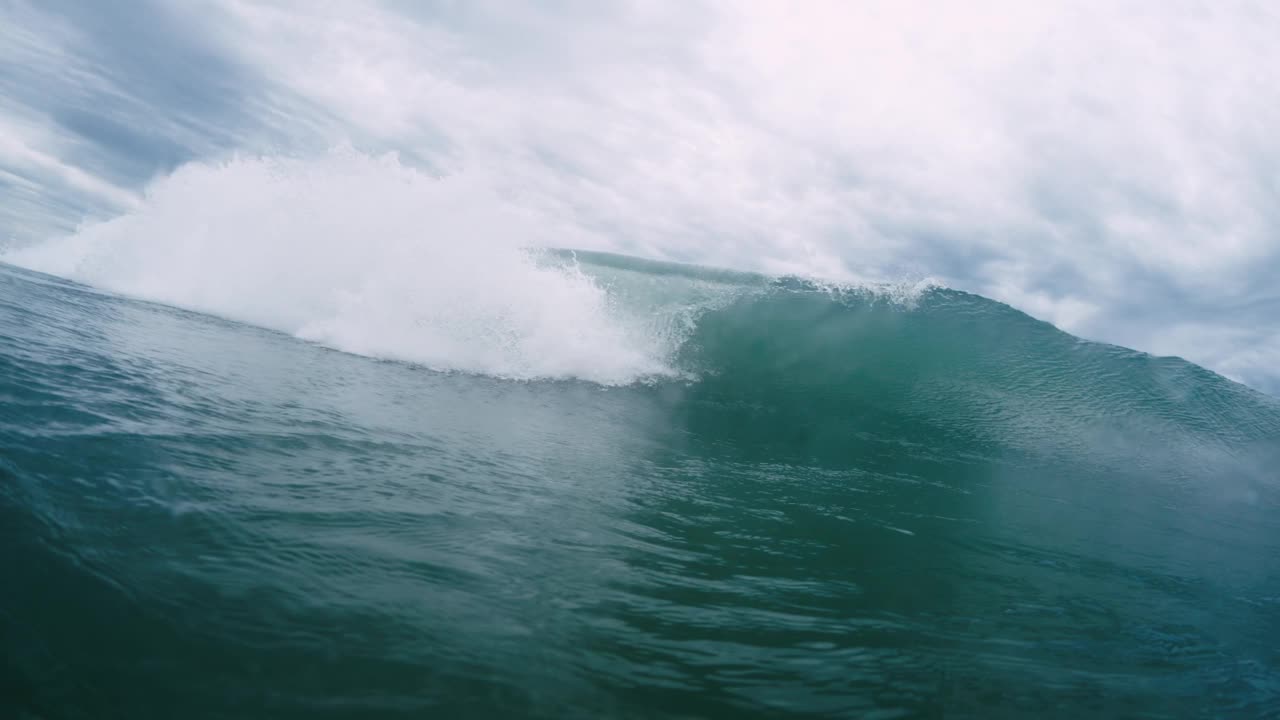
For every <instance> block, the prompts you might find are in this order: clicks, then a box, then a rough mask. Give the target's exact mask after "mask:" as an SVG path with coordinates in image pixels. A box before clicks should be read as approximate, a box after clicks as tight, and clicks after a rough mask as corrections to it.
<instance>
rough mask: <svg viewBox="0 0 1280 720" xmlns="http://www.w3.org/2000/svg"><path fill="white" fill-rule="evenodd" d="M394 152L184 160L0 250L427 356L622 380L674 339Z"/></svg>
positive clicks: (437, 363)
mask: <svg viewBox="0 0 1280 720" xmlns="http://www.w3.org/2000/svg"><path fill="white" fill-rule="evenodd" d="M485 185H486V184H485V183H481V182H472V181H469V180H468V178H467V177H465V176H452V177H449V178H446V179H439V178H434V177H431V176H429V175H427V174H425V173H423V172H420V171H417V170H414V169H412V168H409V167H406V166H404V165H402V164H401V163H400V162H399V161H398V160H397V159H396V158H394V157H391V156H387V157H379V158H373V157H368V156H365V155H362V154H360V153H357V152H354V151H350V150H343V151H336V152H334V153H331V154H329V155H328V156H326V157H323V158H320V159H317V160H307V161H301V160H291V159H262V158H236V159H232V160H230V161H227V162H224V163H218V164H201V163H196V164H190V165H187V166H184V167H182V168H180V169H179V170H177V171H176V172H175V173H174V174H173V175H171V176H168V177H166V178H163V179H160V180H158V181H157V182H155V183H154V184H152V185H151V186H150V187H149V188H148V190H147V192H146V195H145V198H144V200H143V202H142V203H141V205H140V206H139V207H138V208H137V209H135V210H133V211H130V212H129V213H128V214H125V215H123V216H120V217H117V218H115V219H112V220H108V221H106V222H100V223H95V224H90V225H86V226H84V227H82V228H81V229H80V230H79V231H78V232H76V233H75V234H73V235H71V236H69V237H65V238H60V239H56V240H52V241H49V242H46V243H44V244H41V245H38V246H35V247H31V248H25V249H21V250H17V251H13V252H10V253H8V254H6V255H5V256H4V258H3V259H4V260H5V261H7V262H10V263H13V264H16V265H20V266H24V267H27V268H31V269H35V270H40V271H43V272H48V273H51V274H55V275H61V276H64V277H68V278H72V279H75V280H78V281H81V282H84V283H86V284H90V285H94V286H97V287H101V288H104V289H107V290H111V291H113V292H117V293H120V294H123V295H128V296H133V297H138V298H143V299H147V300H153V301H158V302H162V303H166V304H170V305H174V306H178V307H183V308H188V309H192V310H197V311H201V312H206V313H209V314H214V315H219V316H223V317H227V318H230V319H234V320H239V321H244V322H248V323H253V324H256V325H261V326H265V327H269V328H272V329H276V330H280V331H283V332H287V333H291V334H293V335H296V336H298V337H300V338H305V339H308V340H312V341H316V342H319V343H323V344H325V345H329V346H332V347H334V348H338V349H341V350H346V351H349V352H354V353H360V354H364V355H370V356H376V357H385V358H393V359H399V360H407V361H411V362H416V363H421V364H423V365H426V366H429V367H431V368H434V369H438V370H446V371H463V372H472V373H484V374H490V375H495V376H499V377H506V378H517V379H539V378H556V379H563V378H580V379H584V380H590V381H593V382H599V383H603V384H625V383H629V382H633V381H636V380H638V379H641V378H644V377H647V376H653V375H659V374H667V373H670V372H671V370H670V367H669V365H668V362H667V361H668V359H669V357H670V355H671V353H672V352H673V351H674V349H675V347H676V346H677V345H678V342H679V338H677V337H673V336H672V333H671V332H670V331H669V330H663V331H657V330H655V329H654V326H653V324H652V323H648V324H646V323H643V322H634V321H633V319H632V318H629V317H627V315H626V312H625V310H624V309H622V308H620V307H618V305H617V304H616V303H613V302H611V300H610V297H609V295H608V294H607V293H606V292H605V290H604V289H603V288H601V287H600V286H599V285H598V284H597V283H596V282H594V281H593V280H592V279H590V278H589V277H587V276H585V275H583V274H582V273H580V272H579V271H578V270H577V269H576V268H575V267H572V266H563V265H559V266H557V265H548V264H545V263H543V264H538V263H535V262H534V259H533V258H532V257H531V256H530V255H529V254H528V253H527V252H525V248H527V247H533V246H539V245H543V244H551V242H552V241H554V240H556V239H557V238H556V237H554V236H555V234H556V228H555V227H554V225H553V224H552V223H549V222H547V221H545V219H541V218H535V217H533V216H531V215H529V214H528V213H523V212H521V211H520V210H519V209H518V208H515V207H514V206H512V205H510V204H509V203H504V202H502V201H501V199H500V198H497V197H494V196H493V195H491V194H490V193H488V192H486V191H485V190H484V189H483V187H484V186H485Z"/></svg>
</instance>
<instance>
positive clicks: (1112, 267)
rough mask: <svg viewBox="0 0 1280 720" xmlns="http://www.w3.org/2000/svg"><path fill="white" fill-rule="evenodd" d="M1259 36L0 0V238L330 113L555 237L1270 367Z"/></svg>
mask: <svg viewBox="0 0 1280 720" xmlns="http://www.w3.org/2000/svg"><path fill="white" fill-rule="evenodd" d="M1277 38H1280V6H1278V5H1276V4H1274V3H1270V2H1233V1H1231V0H1217V1H1214V2H1182V1H1179V0H1150V1H1142V2H1124V1H1122V0H1107V1H1105V2H1092V1H1090V0H1075V1H1072V2H1059V3H1049V2H1044V3H1028V2H1012V1H1011V2H1005V1H1003V0H1000V1H997V0H971V1H968V2H947V1H945V0H932V1H930V2H909V1H908V2H904V1H902V0H894V1H887V0H886V1H883V2H881V1H879V0H866V1H864V2H858V1H856V0H843V1H840V2H821V1H819V0H804V1H802V2H765V1H761V0H752V1H750V2H748V1H743V0H735V1H732V2H714V1H712V2H698V1H688V2H671V3H665V2H604V1H601V0H549V1H547V2H539V3H530V4H518V3H516V2H510V1H509V0H500V1H499V0H495V1H493V2H487V1H484V0H457V1H452V0H435V1H434V2H413V1H410V0H399V1H390V0H389V1H387V2H383V3H374V2H355V1H354V0H352V1H351V2H312V1H304V0H299V1H298V2H265V1H264V2H248V1H242V0H192V1H191V2H184V3H171V2H164V3H161V2H154V3H153V2H111V3H107V2H89V1H86V2H82V3H73V2H57V1H54V2H43V1H42V2H26V1H25V0H0V242H3V243H7V244H8V245H9V246H10V247H15V246H23V245H27V244H30V243H34V242H39V241H40V240H43V239H46V238H50V237H55V236H58V235H65V234H67V233H70V232H72V231H73V230H74V228H75V227H76V226H77V225H78V224H80V223H81V222H83V221H85V220H92V219H99V218H108V217H112V216H116V215H120V214H125V213H129V212H131V211H132V210H133V209H135V208H136V207H137V206H139V205H140V204H142V203H145V202H146V200H145V199H144V189H145V188H146V187H147V186H148V184H149V183H151V182H153V181H156V180H157V179H158V178H162V177H163V176H165V175H166V174H168V173H169V172H171V171H173V170H174V169H175V168H177V167H179V166H181V165H182V164H184V163H188V162H220V161H222V160H224V159H225V158H227V157H228V155H229V154H231V153H233V152H241V153H250V154H255V153H263V154H271V155H276V154H287V155H292V156H297V157H303V158H305V157H308V156H309V155H322V154H323V153H325V152H326V151H327V150H328V149H329V148H331V147H332V146H334V145H335V144H340V143H350V144H352V145H354V146H355V147H356V148H359V149H360V150H362V151H365V152H369V153H383V152H388V151H395V152H398V153H399V154H400V156H401V158H402V159H403V161H404V162H406V163H410V164H412V165H413V166H415V167H418V168H420V169H422V170H423V171H424V172H429V173H431V174H434V175H438V176H440V177H442V178H448V177H450V176H463V175H465V176H467V177H469V178H472V180H473V182H479V183H482V184H483V185H484V186H485V187H486V189H487V190H488V191H490V192H492V193H494V194H495V196H499V197H503V198H506V199H507V200H508V201H510V202H514V203H520V204H525V205H528V206H530V207H536V208H537V209H538V210H539V212H541V213H544V214H549V215H554V216H555V217H556V218H558V221H559V222H560V223H561V226H562V227H570V228H573V229H574V230H575V232H573V233H569V234H567V235H566V237H569V238H571V240H572V242H571V243H570V244H576V245H579V246H583V245H585V246H590V247H597V248H601V249H609V250H615V251H621V252H627V253H631V254H637V255H642V256H646V257H655V258H666V259H673V260H682V261H692V262H699V263H706V264H713V265H720V266H728V267H734V268H741V269H751V270H763V271H767V272H797V273H805V274H815V275H820V276H827V277H836V278H844V279H870V280H885V279H888V280H893V279H904V278H905V279H918V278H920V277H932V278H934V279H936V280H938V281H940V282H942V283H944V284H946V285H949V286H951V287H956V288H959V289H963V290H968V291H972V292H977V293H981V294H983V295H986V296H988V297H992V298H995V299H997V300H1001V301H1004V302H1007V303H1010V304H1012V305H1014V306H1015V307H1018V308H1020V309H1022V310H1025V311H1026V312H1028V313H1030V314H1032V315H1034V316H1036V317H1039V318H1042V319H1045V320H1048V321H1050V322H1053V323H1054V324H1056V325H1058V326H1059V327H1061V328H1063V329H1064V330H1067V331H1069V332H1072V333H1075V334H1077V335H1081V336H1083V337H1087V338H1090V339H1096V340H1102V341H1107V342H1113V343H1116V344H1121V345H1126V346H1129V347H1134V348H1137V349H1140V350H1144V351H1148V352H1152V353H1156V354H1168V355H1179V356H1182V357H1185V358H1188V359H1190V360H1193V361H1195V362H1198V363H1201V364H1203V365H1206V366H1207V367H1210V368H1212V369H1214V370H1217V371H1218V372H1221V373H1223V374H1225V375H1227V376H1229V377H1232V378H1234V379H1237V380H1240V381H1243V382H1246V383H1248V384H1250V385H1253V386H1254V387H1257V388H1259V389H1262V390H1265V391H1268V392H1271V393H1273V394H1280V42H1277ZM477 178H478V179H479V180H476V179H477ZM174 241H175V242H180V239H179V238H175V240H174Z"/></svg>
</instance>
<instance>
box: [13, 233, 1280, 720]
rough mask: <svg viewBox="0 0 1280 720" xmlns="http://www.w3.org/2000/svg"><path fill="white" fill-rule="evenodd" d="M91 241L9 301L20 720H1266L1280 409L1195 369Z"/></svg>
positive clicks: (554, 271)
mask: <svg viewBox="0 0 1280 720" xmlns="http://www.w3.org/2000/svg"><path fill="white" fill-rule="evenodd" d="M136 230H137V228H131V227H125V228H123V229H121V228H117V229H116V230H115V231H113V232H116V234H118V235H121V236H128V235H130V233H132V232H134V231H136ZM190 232H192V233H198V232H199V227H198V226H192V228H191V230H190ZM335 232H336V231H335ZM89 235H93V233H92V232H90V233H87V234H82V236H80V237H78V239H77V240H76V242H77V243H79V244H80V246H81V247H80V250H79V251H77V252H76V253H71V251H70V250H68V249H67V248H66V247H62V248H55V249H47V248H46V249H37V250H35V251H31V252H10V253H8V254H6V255H4V256H3V257H2V258H0V259H3V262H2V263H0V558H2V565H0V567H2V568H3V570H2V575H0V717H4V718H19V719H21V720H73V719H76V720H78V719H86V720H89V719H92V720H106V719H111V718H120V719H122V720H123V719H138V718H191V719H199V718H211V719H212V718H227V719H231V718H297V719H303V718H306V719H308V720H311V719H315V718H353V719H354V718H681V719H686V720H691V719H694V718H706V719H712V718H735V719H748V718H802V717H803V718H810V717H812V718H867V719H880V720H887V719H889V718H975V719H976V718H1192V717H1203V718H1278V717H1280V400H1277V399H1276V398H1274V397H1271V396H1269V395H1265V394H1263V393H1260V392H1257V391H1255V390H1252V389H1250V388H1248V387H1246V386H1244V385H1241V384H1238V383H1236V382H1233V381H1231V380H1228V379H1226V378H1224V377H1222V376H1219V375H1217V374H1215V373H1213V372H1210V371H1208V370H1206V369H1204V368H1202V367H1198V366H1196V365H1193V364H1190V363H1188V362H1185V361H1183V360H1180V359H1177V358H1171V357H1155V356H1152V355H1148V354H1145V353H1142V352H1138V351H1135V350H1130V349H1126V348H1123V347H1117V346H1113V345H1106V344H1100V343H1096V342H1090V341H1086V340H1083V339H1080V338H1077V337H1073V336H1072V335H1069V334H1067V333H1065V332H1062V331H1060V330H1058V329H1056V328H1055V327H1054V326H1052V325H1050V324H1047V323H1045V322H1042V321H1040V320H1037V319H1034V318H1032V317H1030V316H1028V315H1026V314H1024V313H1022V312H1020V311H1018V310H1016V309H1014V308H1012V307H1010V306H1008V305H1005V304H1002V303H999V302H996V301H993V300H990V299H986V298H984V297H981V296H978V295H974V294H970V293H966V292H962V291H959V290H954V289H948V288H946V287H943V286H941V285H938V284H933V283H899V284H874V283H872V284H852V283H845V284H840V283H824V282H818V281H814V280H811V279H805V278H802V277H789V276H771V275H764V274H751V273H741V272H736V271H728V270H719V269H715V268H708V267H700V266H693V265H684V264H675V263H667V262H657V261H652V260H645V259H640V258H636V257H629V256H626V255H615V254H606V253H600V252H582V251H573V250H566V249H555V250H528V251H522V252H519V253H507V254H500V255H494V254H490V255H485V254H484V253H462V254H461V255H451V256H449V257H448V258H445V259H441V258H439V257H436V258H434V259H433V258H422V257H416V256H411V255H405V254H401V255H394V254H393V255H387V254H385V253H384V254H382V255H381V256H380V257H381V258H382V260H380V262H382V263H383V266H384V269H387V272H385V273H382V274H379V273H377V272H372V271H369V272H366V270H369V268H368V267H365V266H361V267H362V270H361V274H360V278H361V280H360V282H352V283H348V284H346V285H342V287H343V288H344V290H343V291H342V292H340V293H333V292H328V291H327V290H326V291H325V292H323V293H321V292H319V291H317V292H311V288H312V285H313V284H314V283H312V282H311V280H308V278H311V279H314V277H315V272H314V268H313V267H311V266H309V265H308V263H309V262H312V261H313V259H311V258H309V256H308V255H307V254H306V253H301V252H299V253H294V254H293V255H292V256H291V259H290V261H289V263H287V264H281V263H275V264H272V263H270V262H267V261H266V260H264V257H265V256H259V255H254V254H253V253H252V252H249V248H247V247H246V249H245V252H244V253H242V254H241V255H239V256H238V257H237V259H236V264H235V266H234V267H231V268H230V269H227V268H221V269H220V270H219V271H218V272H217V273H216V274H214V275H213V276H212V277H213V279H212V280H209V281H208V282H202V281H201V278H205V277H206V276H207V274H208V273H210V272H212V270H211V269H210V268H211V264H212V263H214V262H216V258H217V257H219V256H218V255H217V253H216V252H215V251H216V248H217V247H218V245H217V244H216V243H213V244H211V245H209V246H207V247H206V248H205V249H204V250H201V252H190V251H189V248H190V247H192V246H190V245H186V246H183V245H182V244H180V243H177V244H174V245H172V247H175V248H181V247H187V248H188V251H183V252H186V253H187V254H185V255H180V256H179V255H176V254H171V255H170V256H168V257H167V258H166V259H165V261H164V262H165V264H164V266H163V267H165V268H167V269H166V270H165V271H159V270H157V269H156V268H157V267H158V266H156V265H147V264H145V263H143V264H141V265H139V264H138V263H137V262H134V261H133V260H131V259H130V258H131V257H132V256H131V255H130V253H129V249H128V247H127V246H126V245H120V244H118V243H117V244H116V245H115V246H114V249H113V250H112V251H111V252H98V253H96V254H95V253H93V252H87V251H85V248H86V247H88V246H90V245H93V244H94V243H97V242H99V241H100V240H101V238H97V237H89ZM460 244H464V243H460ZM253 248H256V250H254V252H258V253H265V254H270V253H272V252H275V250H274V249H273V248H274V246H272V245H271V244H270V243H269V242H265V241H264V242H261V243H258V244H256V245H254V246H253ZM152 252H153V253H154V252H158V251H154V249H153V251H152ZM177 252H178V250H173V251H172V253H177ZM353 252H354V251H353ZM120 258H123V259H120ZM326 262H330V263H331V268H330V269H331V270H332V271H333V272H339V271H340V270H342V269H343V268H348V267H352V266H355V265H358V264H359V263H360V262H362V261H361V260H360V258H359V257H357V256H356V255H352V256H351V257H349V258H346V259H343V258H339V259H337V260H335V259H333V258H329V260H327V261H326ZM414 263H418V264H419V265H418V266H422V267H425V266H426V265H428V264H430V263H435V265H434V266H433V267H434V268H435V269H434V270H431V271H430V272H425V273H423V274H417V273H406V272H391V271H392V270H395V269H396V268H401V269H402V268H404V267H407V266H414ZM486 263H491V264H486ZM263 267H269V268H272V269H271V271H270V273H268V274H263V272H260V269H261V268H263ZM326 277H328V276H326ZM380 277H382V278H390V279H388V280H386V281H385V282H384V281H377V280H376V279H377V278H380ZM339 284H341V283H339ZM321 285H324V287H326V288H329V287H332V286H333V283H321ZM264 287H271V288H275V289H280V292H279V293H276V294H269V295H268V294H264V293H263V291H262V288H264ZM273 298H287V300H277V299H273Z"/></svg>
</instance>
